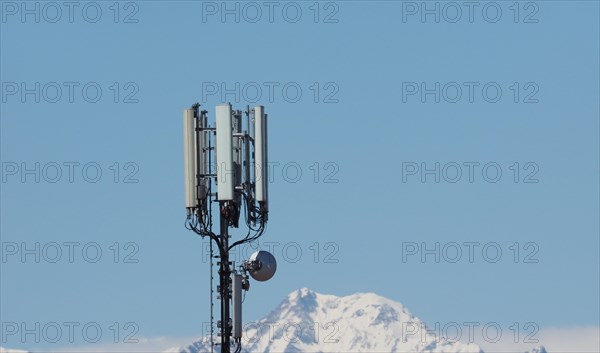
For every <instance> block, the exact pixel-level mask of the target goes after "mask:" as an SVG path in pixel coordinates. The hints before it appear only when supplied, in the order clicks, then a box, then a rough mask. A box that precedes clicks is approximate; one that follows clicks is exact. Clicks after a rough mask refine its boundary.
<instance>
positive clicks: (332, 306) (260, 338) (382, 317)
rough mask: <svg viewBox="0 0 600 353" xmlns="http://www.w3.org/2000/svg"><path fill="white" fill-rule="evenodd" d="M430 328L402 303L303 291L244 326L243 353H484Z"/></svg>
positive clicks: (198, 347)
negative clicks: (258, 319)
mask: <svg viewBox="0 0 600 353" xmlns="http://www.w3.org/2000/svg"><path fill="white" fill-rule="evenodd" d="M424 328H425V325H424V323H423V322H421V320H419V319H418V318H417V317H415V316H414V315H413V314H411V313H410V312H409V311H408V310H406V309H405V308H404V307H403V306H402V304H400V303H397V302H394V301H392V300H389V299H387V298H384V297H381V296H379V295H377V294H374V293H358V294H353V295H349V296H345V297H338V296H335V295H327V294H320V293H317V292H314V291H312V290H310V289H308V288H301V289H298V290H296V291H293V292H291V293H290V294H289V295H288V296H287V297H286V298H285V299H284V300H283V301H282V302H281V303H280V304H279V305H278V306H277V307H276V308H275V310H273V311H272V312H271V313H270V314H269V315H267V316H266V317H265V318H263V319H262V320H260V321H258V322H255V323H246V324H245V325H244V332H243V338H242V347H243V348H242V352H270V353H273V352H334V351H337V352H342V351H343V352H382V351H386V352H423V353H425V352H427V353H442V352H443V353H480V352H481V349H480V348H479V346H477V345H475V344H463V343H460V342H449V341H445V340H443V339H440V338H438V337H435V336H433V335H431V334H430V333H428V332H426V330H425V329H424ZM415 330H418V331H415ZM207 342H208V340H207V339H206V338H202V339H200V340H198V341H196V342H194V343H193V344H192V345H190V346H188V347H186V348H182V349H179V350H178V351H179V352H181V353H197V352H203V351H210V346H209V345H207ZM540 353H541V352H540Z"/></svg>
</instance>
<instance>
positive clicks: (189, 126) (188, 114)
mask: <svg viewBox="0 0 600 353" xmlns="http://www.w3.org/2000/svg"><path fill="white" fill-rule="evenodd" d="M195 120H196V119H195V118H194V109H186V110H184V111H183V156H184V158H183V159H184V166H183V169H184V174H185V207H186V208H188V209H190V208H195V207H196V206H197V199H196V131H195V130H196V128H195V126H196V125H195Z"/></svg>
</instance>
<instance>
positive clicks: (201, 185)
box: [183, 103, 277, 353]
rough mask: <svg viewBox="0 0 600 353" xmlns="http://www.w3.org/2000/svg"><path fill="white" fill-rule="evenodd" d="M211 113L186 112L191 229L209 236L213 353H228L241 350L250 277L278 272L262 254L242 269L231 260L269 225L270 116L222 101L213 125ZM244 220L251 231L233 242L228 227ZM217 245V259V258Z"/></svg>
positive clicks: (187, 201) (266, 277) (272, 260)
mask: <svg viewBox="0 0 600 353" xmlns="http://www.w3.org/2000/svg"><path fill="white" fill-rule="evenodd" d="M207 113H208V112H207V111H206V110H200V104H198V103H196V104H194V105H193V106H192V107H191V108H190V109H186V110H185V111H184V112H183V144H184V174H185V208H186V211H187V218H186V223H185V224H186V228H187V229H189V230H192V231H194V232H195V233H196V234H198V235H200V236H202V238H205V237H209V239H210V252H211V261H210V266H211V270H210V282H211V283H210V287H211V295H210V298H211V315H210V316H211V351H214V346H215V345H220V346H221V353H230V352H231V346H232V339H233V343H234V344H236V345H237V346H236V349H235V352H236V353H237V352H240V351H241V348H242V346H241V340H242V292H243V291H247V290H248V289H249V288H250V282H249V277H248V274H249V275H250V276H251V277H252V278H254V279H255V280H257V281H267V280H269V279H270V278H271V277H273V275H274V274H275V271H276V269H277V263H276V261H275V258H274V257H273V255H271V254H270V253H268V252H266V251H263V250H261V251H257V252H255V253H254V254H252V256H251V257H250V259H248V260H246V261H244V262H243V263H242V264H241V265H240V266H239V268H238V269H237V270H236V268H235V264H233V263H232V262H230V261H229V251H230V250H231V249H233V248H234V247H236V246H238V245H241V244H244V243H248V242H252V241H255V240H257V239H258V238H259V237H260V236H262V235H263V233H264V232H265V228H266V225H267V220H268V214H269V202H268V180H269V178H268V165H267V158H268V153H267V114H266V113H265V109H264V107H262V106H258V107H255V108H254V109H250V107H246V111H245V112H242V111H240V110H233V109H232V108H231V104H229V103H226V104H220V105H217V107H216V109H215V125H214V126H211V125H210V124H209V123H208V117H207ZM243 115H245V118H246V119H243ZM243 120H245V124H244V123H243ZM213 186H216V192H213ZM213 203H214V204H215V205H218V208H217V212H218V214H219V234H218V235H217V234H215V233H214V232H213V230H212V219H213V218H212V215H213ZM242 213H243V216H242ZM240 218H242V220H243V221H244V223H245V226H246V228H247V229H248V230H247V233H246V235H245V236H243V237H240V239H238V240H236V241H233V242H232V243H231V244H230V239H231V238H232V236H231V235H230V234H229V228H239V226H240ZM213 243H214V245H215V246H216V249H217V251H218V254H217V255H215V254H213V249H214V248H213ZM214 258H218V259H219V261H218V263H217V265H218V266H219V285H218V286H217V293H218V295H219V299H220V300H221V320H220V321H219V322H218V326H219V328H220V333H219V335H220V337H221V342H220V343H215V342H214V340H213V327H214V325H213V283H212V279H213V269H212V267H213V259H214Z"/></svg>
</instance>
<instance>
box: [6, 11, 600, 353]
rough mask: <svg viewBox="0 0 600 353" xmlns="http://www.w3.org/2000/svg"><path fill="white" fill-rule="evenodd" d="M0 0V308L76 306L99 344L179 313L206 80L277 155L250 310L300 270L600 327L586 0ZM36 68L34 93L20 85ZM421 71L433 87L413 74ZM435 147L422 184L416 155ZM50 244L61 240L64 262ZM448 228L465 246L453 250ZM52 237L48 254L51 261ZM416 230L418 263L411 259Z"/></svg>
mask: <svg viewBox="0 0 600 353" xmlns="http://www.w3.org/2000/svg"><path fill="white" fill-rule="evenodd" d="M9 3H10V4H9ZM14 3H15V2H6V1H2V19H1V21H2V22H1V27H0V51H1V53H2V54H1V62H0V73H1V81H2V97H1V98H2V102H1V110H0V112H1V116H2V118H1V124H0V127H1V135H0V136H1V144H0V146H1V153H0V157H1V160H2V173H3V174H2V184H1V188H2V196H1V200H0V206H1V213H0V214H1V224H0V231H1V237H2V242H3V248H2V251H3V253H2V254H3V257H6V259H5V261H4V260H3V261H2V263H1V264H0V266H1V270H0V273H1V286H2V293H1V294H2V295H1V300H0V309H1V312H2V318H1V319H2V322H18V323H22V322H25V323H27V324H29V325H34V323H35V322H40V323H42V326H43V324H44V323H47V322H59V323H60V322H70V321H76V322H81V323H86V322H98V323H100V325H101V326H102V327H103V328H104V331H105V334H104V336H103V337H102V342H109V341H110V340H111V339H112V336H110V335H109V334H107V333H106V332H111V331H110V329H109V328H108V327H109V326H110V325H111V324H112V323H114V322H119V323H120V325H123V324H124V323H127V322H134V323H136V325H137V327H138V328H139V333H137V336H140V337H156V336H168V337H183V336H185V337H188V336H198V335H200V334H201V327H202V322H205V321H208V312H209V306H208V290H209V283H208V264H207V263H206V261H205V260H203V258H204V253H203V249H204V246H203V240H201V239H199V238H198V237H197V236H195V235H194V234H193V233H191V232H189V231H187V230H186V229H185V228H184V226H183V225H184V219H185V209H184V195H183V146H182V126H181V115H182V110H183V109H185V108H187V107H189V106H190V105H191V104H193V103H194V102H197V101H200V103H202V104H203V105H204V107H205V109H207V110H208V111H209V112H210V113H212V112H214V106H215V105H216V104H219V103H221V102H222V98H223V97H222V96H221V95H222V93H223V89H229V90H231V89H233V90H234V91H235V87H236V83H239V86H240V89H239V92H237V93H231V92H229V93H227V94H226V95H225V97H224V98H225V100H226V101H231V102H232V104H233V105H234V107H237V108H239V109H243V108H244V107H245V106H246V104H249V105H251V106H252V105H257V104H262V105H265V106H266V111H267V112H268V113H269V124H270V126H269V143H270V146H269V147H270V149H269V158H270V160H271V161H274V162H277V163H279V165H278V166H276V167H275V173H274V175H273V181H272V183H271V189H270V196H271V213H270V222H269V226H268V229H267V232H266V234H265V235H264V238H263V239H262V240H261V242H262V243H263V246H269V244H264V242H277V245H276V247H275V250H274V254H275V256H276V257H277V258H278V260H279V267H278V272H277V274H276V276H275V277H274V279H273V280H271V281H269V282H266V283H253V284H252V287H251V290H250V292H248V294H247V296H246V305H245V308H244V310H245V317H246V318H247V319H248V320H257V319H259V318H261V317H262V316H263V315H265V314H266V313H267V312H268V311H269V310H271V309H272V308H274V307H275V306H276V305H277V304H278V303H279V301H280V300H281V299H282V298H283V297H284V296H285V295H286V294H287V293H289V292H291V291H292V290H294V289H298V288H300V287H308V288H311V289H313V290H315V291H317V292H322V293H331V294H336V295H347V294H351V293H355V292H375V293H378V294H380V295H383V296H385V297H388V298H390V299H393V300H396V301H399V302H402V303H403V304H404V305H406V306H407V307H408V308H409V309H410V310H411V311H412V312H413V313H415V314H416V315H417V316H419V317H421V318H422V319H423V320H424V321H425V322H448V321H457V322H465V321H480V322H490V321H493V322H499V323H501V324H502V325H505V326H504V327H508V326H510V325H511V323H514V322H519V323H521V324H522V323H526V322H535V323H536V324H538V325H539V327H574V326H598V325H599V322H598V317H599V315H598V314H599V311H600V307H599V303H598V297H599V296H600V291H599V278H600V268H599V247H600V244H599V231H600V230H599V211H600V210H599V203H598V200H599V189H598V188H599V183H598V180H599V165H598V161H599V144H598V143H599V125H598V124H599V116H600V111H599V93H600V92H599V77H600V76H599V75H600V72H599V66H600V65H599V59H600V58H599V45H600V44H599V43H600V38H599V33H600V30H599V22H598V21H599V16H598V14H599V6H598V2H595V1H569V2H567V1H538V2H520V3H517V5H518V6H516V7H515V5H514V3H513V2H497V3H493V4H495V5H490V3H486V2H482V3H480V5H478V6H477V7H475V8H474V9H473V17H472V18H469V16H468V7H465V6H466V5H464V3H461V2H459V3H458V4H459V6H460V8H461V11H462V16H460V17H458V18H457V17H456V16H457V13H456V12H453V11H455V10H456V8H454V7H448V5H447V4H446V3H437V4H438V5H439V9H440V10H439V11H440V12H439V16H440V18H439V23H436V19H435V17H434V16H435V15H425V17H424V19H423V18H422V17H421V15H422V11H421V10H422V9H420V8H419V6H421V5H420V4H421V3H420V2H418V3H416V6H417V7H416V8H415V7H413V5H414V4H415V3H412V2H391V1H379V2H366V1H350V2H329V3H328V2H321V3H318V4H317V5H316V7H315V4H314V3H313V2H295V3H291V4H290V3H288V5H287V7H285V9H286V11H287V12H284V13H282V9H283V8H284V5H281V6H277V7H275V8H274V9H273V11H274V12H273V17H272V21H271V19H269V17H268V6H269V5H268V4H266V3H264V2H257V3H255V4H258V6H259V7H260V8H261V11H262V14H261V16H260V17H258V18H257V21H256V23H252V22H251V21H253V19H254V18H255V17H256V16H255V15H256V13H255V12H253V11H254V10H255V8H249V7H247V6H246V7H245V6H244V4H243V3H238V5H239V6H240V13H239V14H240V19H239V23H236V19H235V15H226V16H225V18H224V20H223V18H221V17H220V15H221V14H222V11H223V10H224V9H223V8H221V6H223V5H221V2H216V3H215V2H192V1H175V2H166V1H147V2H146V1H140V2H121V3H118V9H119V10H118V13H117V10H116V8H115V7H114V6H115V5H114V3H113V2H96V3H93V4H95V5H93V6H92V5H89V3H85V2H84V3H78V4H79V5H78V6H77V7H76V8H74V10H73V17H72V18H71V19H70V18H69V16H68V13H69V9H68V8H67V7H64V5H59V7H60V8H61V11H62V15H61V16H59V17H57V16H58V15H56V14H57V13H56V12H55V11H56V8H52V7H47V6H46V5H45V4H43V3H36V2H27V3H26V4H27V5H26V6H30V9H31V8H33V9H35V6H36V5H35V4H38V5H39V6H40V8H39V16H40V18H39V23H36V18H35V14H34V15H31V14H30V15H25V17H24V18H23V17H21V15H22V10H23V8H21V7H17V8H15V7H13V4H14ZM16 4H17V5H19V6H21V4H22V2H16ZM86 4H87V5H86ZM227 4H228V5H226V6H230V8H234V6H235V4H236V3H235V2H228V3H227ZM428 4H429V5H430V6H431V7H430V8H434V6H435V4H436V3H435V2H429V3H428ZM486 4H487V5H486ZM45 6H46V7H45ZM86 6H87V7H86ZM214 6H216V8H215V7H214ZM484 7H485V8H486V9H487V10H486V11H487V12H485V14H482V9H483V8H484ZM83 8H85V9H86V11H87V12H85V13H84V14H82V12H81V11H82V9H83ZM98 8H99V9H100V10H101V11H102V14H101V15H99V16H98V18H97V19H98V20H97V22H95V23H91V22H92V21H95V20H96V19H95V17H94V16H95V12H94V11H96V10H97V9H98ZM317 8H318V9H319V10H318V15H317V10H316V9H317ZM498 8H499V9H500V10H501V14H499V15H497V16H496V15H494V11H496V10H497V9H498ZM517 8H518V14H517ZM297 9H300V10H301V11H302V15H301V16H299V17H298V21H297V22H293V21H295V16H296V15H295V14H294V11H297ZM213 13H214V14H213ZM496 14H498V13H496ZM86 16H87V17H86ZM486 16H487V17H486ZM455 18H456V22H454V23H453V22H452V21H454V19H455ZM54 19H57V21H56V23H51V21H53V20H54ZM496 19H497V21H496ZM71 20H72V21H71ZM115 20H116V22H117V23H115ZM493 21H496V22H493ZM536 21H537V22H536ZM124 22H133V23H124ZM36 83H39V87H40V88H39V92H38V96H39V97H37V98H39V102H36V96H35V94H25V95H22V91H23V90H24V89H30V90H31V89H33V90H34V91H35V87H36ZM115 83H116V85H115ZM436 83H439V87H440V88H439V92H438V96H439V97H437V98H439V103H438V102H436V96H435V93H428V94H425V95H421V93H422V90H423V89H428V90H434V91H435V87H436ZM515 83H516V84H515ZM57 86H58V87H60V89H61V96H60V97H58V96H57V95H56V87H57ZM69 87H72V89H73V91H72V93H73V97H72V98H73V99H72V101H71V99H69ZM84 87H85V89H84ZM98 87H100V90H101V91H102V95H101V96H98V97H96V93H95V92H96V90H97V88H98ZM215 87H217V90H218V91H217V92H216V93H215V94H212V92H214V91H209V90H208V89H210V88H213V89H214V88H215ZM256 87H261V91H260V99H258V100H257V102H255V101H254V97H255V96H256V94H255V89H256ZM269 87H273V92H272V93H273V96H272V97H271V98H272V99H269V98H270V97H269V93H270V91H269ZM284 87H286V90H284ZM415 87H416V88H417V89H418V91H417V92H414V91H410V89H415ZM457 87H459V88H460V92H461V96H460V97H457V95H456V94H457V93H456V92H457ZM469 87H472V89H473V91H472V92H473V97H472V98H473V99H472V101H470V99H469V90H470V88H469ZM484 87H486V90H484V89H483V88H484ZM517 87H518V88H517ZM497 88H499V89H500V92H501V96H498V95H497V94H496V93H495V92H496V91H497ZM298 89H299V90H300V91H301V92H302V95H301V96H297V94H296V93H295V92H297V91H298ZM317 89H318V93H317ZM15 90H16V91H15ZM517 91H518V94H517ZM412 93H414V94H412ZM203 96H205V97H203ZM204 98H206V99H204ZM296 99H297V102H294V101H295V100H296ZM94 100H97V102H95V103H91V101H94ZM495 100H497V101H496V102H495V103H492V102H491V101H495ZM515 100H516V101H517V102H515ZM53 101H56V102H53ZM115 101H116V102H115ZM452 101H456V102H454V103H453V102H452ZM210 113H209V114H210ZM211 117H214V115H211ZM71 162H73V163H75V164H73V163H71ZM36 163H39V167H38V169H37V170H36V169H35V168H36V167H35V165H36ZM65 163H67V164H65ZM69 163H71V164H70V165H72V166H73V168H74V174H73V182H70V181H69V173H68V171H69V169H68V165H69ZM76 163H78V164H76ZM115 163H118V164H115ZM127 163H129V164H127ZM315 163H317V164H315ZM328 163H330V164H328ZM436 163H439V169H438V172H435V173H438V174H439V175H440V181H439V182H437V183H436V182H435V175H434V174H435V173H434V174H423V173H422V169H423V167H426V168H428V169H434V168H435V165H436ZM465 163H467V164H465ZM469 163H471V164H470V165H472V166H474V167H473V168H475V169H474V174H473V182H470V181H469V178H468V171H469V169H468V167H467V166H468V165H469ZM515 163H518V165H516V164H515ZM56 165H59V166H60V168H61V171H62V175H61V176H56V175H55V174H54V173H55V170H56V168H55V167H56ZM457 165H458V166H460V168H461V172H462V176H461V177H460V178H458V179H459V180H458V181H457V182H455V183H452V182H449V181H448V180H451V179H453V178H454V175H455V174H454V172H455V170H456V166H457ZM486 165H488V167H487V168H488V169H486V170H487V171H488V174H485V176H484V175H482V169H483V167H484V166H486ZM84 166H87V167H86V168H87V169H86V171H87V173H85V174H82V169H83V167H84ZM409 166H410V167H414V166H418V168H419V170H418V171H415V172H414V173H415V174H410V175H408V174H406V172H407V170H408V169H407V168H409ZM24 167H26V168H28V169H32V170H33V172H31V173H30V174H26V173H25V172H24V171H23V169H24ZM284 167H285V168H284ZM11 168H12V169H11ZM14 168H17V169H14ZM90 168H91V169H90ZM298 168H299V169H300V170H301V172H302V174H301V176H296V173H295V171H296V170H297V169H298ZM489 168H495V169H491V170H490V169H489ZM497 168H500V170H501V172H502V174H501V176H498V177H496V176H495V174H494V172H495V171H496V169H497ZM98 169H99V170H101V172H102V175H101V176H96V174H95V172H96V171H97V170H98ZM116 170H118V171H119V173H118V175H117V174H116ZM315 170H318V171H319V173H318V175H316V174H315ZM515 170H519V174H518V176H516V175H515ZM403 173H404V174H403ZM36 175H37V176H38V177H39V178H40V182H39V183H36V182H35V177H36ZM403 177H404V179H403ZM444 177H445V178H444ZM515 177H516V178H517V179H516V180H517V181H518V182H515ZM22 178H24V181H23V180H22ZM421 178H425V179H424V182H423V181H422V180H421ZM486 178H487V179H486ZM496 178H497V179H498V180H497V181H496V182H491V181H490V180H493V179H496ZM94 179H98V181H97V182H95V183H94V182H91V181H93V180H94ZM48 180H57V182H55V183H52V182H49V181H48ZM90 180H91V181H90ZM115 180H116V181H117V182H115ZM315 180H316V181H317V182H315ZM535 180H537V182H531V181H535ZM126 181H129V182H126ZM525 181H529V182H525ZM239 234H241V231H238V232H237V234H236V233H235V232H234V237H235V235H239ZM65 242H67V243H69V242H75V243H77V245H73V246H74V247H75V250H74V260H73V262H70V261H69V260H68V256H67V252H66V251H67V249H68V247H67V246H65V245H64V243H65ZM465 242H477V243H478V244H479V245H477V247H476V250H475V253H474V254H475V255H474V256H475V257H474V259H473V261H472V262H471V261H469V259H468V257H467V251H468V248H467V247H466V246H465V245H464V243H465ZM9 243H10V244H9ZM36 243H39V244H40V253H41V255H40V256H41V260H40V262H39V263H36V262H35V260H34V255H27V256H26V257H25V261H21V259H20V258H19V255H21V252H22V250H23V244H25V245H24V246H26V247H28V248H30V249H31V248H35V246H36V245H35V244H36ZM51 243H57V244H59V246H60V248H61V250H62V251H63V254H62V256H61V257H60V259H59V260H58V261H57V262H56V263H51V262H50V261H47V260H48V258H53V257H52V254H54V253H53V252H52V251H54V250H55V248H52V246H53V245H48V244H51ZM115 243H117V244H116V248H119V249H120V251H119V253H118V254H117V253H116V250H115V249H116V248H115ZM436 243H439V246H440V251H439V252H438V253H439V254H440V257H441V259H440V261H439V263H436V262H435V259H434V255H426V257H425V261H421V259H420V255H421V254H422V250H423V249H422V247H423V246H425V247H427V248H428V249H432V248H433V249H435V246H436ZM515 243H517V245H516V247H517V248H519V249H520V250H519V254H518V255H517V254H516V250H515V249H516V248H515V247H514V246H515V245H514V244H515ZM13 244H17V246H18V253H17V255H12V252H13V250H14V249H13V248H11V246H12V245H13ZM90 244H92V245H90ZM94 244H97V246H96V245H94ZM415 244H416V245H417V247H418V252H417V253H416V255H408V254H407V250H408V248H407V247H410V246H414V245H415ZM454 244H458V245H459V246H460V248H461V251H462V252H463V253H462V256H461V257H460V259H459V260H458V261H457V262H455V263H453V262H451V261H448V258H452V255H448V254H452V253H451V251H453V250H455V248H456V247H454V248H453V246H454ZM486 244H488V245H487V247H486V249H487V248H489V247H492V249H491V250H490V252H488V253H487V255H489V256H488V257H487V258H486V257H485V256H487V255H482V253H481V249H482V248H484V246H485V245H486ZM86 245H87V247H86ZM84 247H85V248H86V249H88V248H89V247H91V249H88V250H89V252H88V253H87V255H86V256H88V258H87V259H86V258H84V255H82V254H81V250H82V249H83V248H84ZM97 248H100V249H101V251H102V255H101V256H100V258H99V261H98V262H96V263H92V262H91V261H88V260H89V257H93V256H94V255H93V253H94V251H96V250H97ZM316 248H319V249H320V250H319V252H318V253H317V251H316ZM497 248H500V249H501V251H502V255H501V256H500V257H499V260H498V261H497V262H492V261H490V256H491V257H493V256H492V255H490V254H492V253H493V251H495V250H496V249H497ZM42 249H46V250H47V251H48V253H45V254H44V253H43V251H42ZM298 249H300V250H301V251H302V254H301V255H298V256H297V257H298V259H297V261H295V262H294V260H295V257H296V256H295V254H296V252H297V251H298ZM411 249H412V248H411ZM443 249H445V250H443ZM443 251H450V252H449V253H443ZM250 252H251V251H250ZM9 253H10V254H9ZM90 254H92V255H90ZM128 255H130V256H129V257H127V256H128ZM403 255H404V256H405V257H406V258H405V261H403ZM444 255H448V256H444ZM515 256H516V257H515ZM515 258H516V261H515ZM115 259H116V261H115ZM125 260H137V263H124V262H125ZM529 260H537V262H535V261H534V262H533V263H531V261H529ZM118 331H120V332H121V333H123V332H131V330H129V331H127V330H124V329H119V330H118ZM78 340H79V342H75V343H79V344H82V341H81V337H79V338H78ZM75 343H72V344H71V343H69V342H66V343H65V341H64V340H61V342H58V343H49V342H47V341H46V342H44V340H42V342H39V343H37V342H32V340H31V338H29V339H28V340H26V342H21V340H19V339H11V338H9V339H8V341H7V342H1V343H0V345H2V346H7V347H11V348H27V349H34V348H41V349H55V348H56V347H64V346H69V345H70V344H71V345H73V344H75ZM83 343H85V342H83Z"/></svg>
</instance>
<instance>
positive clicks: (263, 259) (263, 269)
mask: <svg viewBox="0 0 600 353" xmlns="http://www.w3.org/2000/svg"><path fill="white" fill-rule="evenodd" d="M248 261H249V262H254V263H255V264H256V265H257V266H256V267H255V269H252V270H250V271H249V272H250V276H252V278H254V279H255V280H257V281H259V282H264V281H268V280H270V279H271V277H273V275H274V274H275V271H277V261H275V256H273V255H272V254H271V253H270V252H268V251H264V250H260V251H257V252H255V253H254V254H252V256H250V259H249V260H248Z"/></svg>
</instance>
